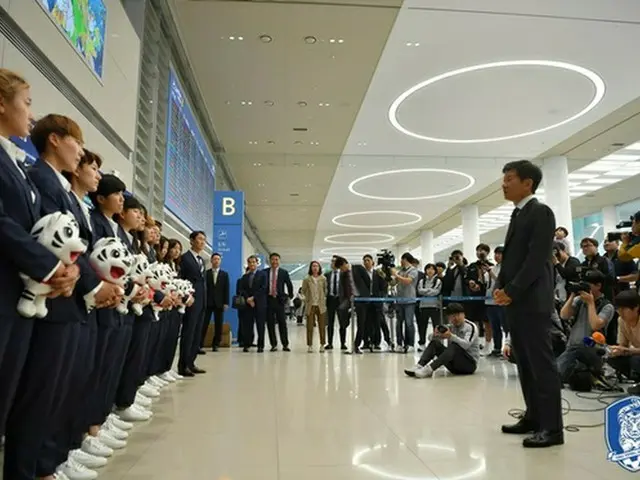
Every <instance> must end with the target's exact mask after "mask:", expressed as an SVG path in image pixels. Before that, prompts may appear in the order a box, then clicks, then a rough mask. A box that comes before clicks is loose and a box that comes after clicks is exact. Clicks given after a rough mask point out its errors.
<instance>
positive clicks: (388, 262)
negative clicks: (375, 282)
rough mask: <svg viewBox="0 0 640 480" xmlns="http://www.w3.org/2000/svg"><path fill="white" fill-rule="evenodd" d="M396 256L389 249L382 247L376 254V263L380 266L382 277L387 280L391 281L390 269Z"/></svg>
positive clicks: (393, 266) (393, 265)
mask: <svg viewBox="0 0 640 480" xmlns="http://www.w3.org/2000/svg"><path fill="white" fill-rule="evenodd" d="M395 262H396V257H395V256H394V255H393V253H391V251H390V250H387V249H384V250H382V251H381V252H380V253H378V254H377V255H376V263H377V264H378V265H379V266H380V267H381V268H380V270H381V271H382V273H384V278H385V280H386V281H387V282H391V279H392V276H391V269H392V268H395V266H396V265H395Z"/></svg>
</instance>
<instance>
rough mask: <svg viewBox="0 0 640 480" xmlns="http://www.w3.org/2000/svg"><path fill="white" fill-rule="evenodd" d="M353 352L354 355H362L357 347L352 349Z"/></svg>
mask: <svg viewBox="0 0 640 480" xmlns="http://www.w3.org/2000/svg"><path fill="white" fill-rule="evenodd" d="M353 353H354V354H356V355H362V350H360V349H359V348H358V347H356V348H354V349H353Z"/></svg>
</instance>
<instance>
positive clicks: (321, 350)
mask: <svg viewBox="0 0 640 480" xmlns="http://www.w3.org/2000/svg"><path fill="white" fill-rule="evenodd" d="M320 353H324V345H320Z"/></svg>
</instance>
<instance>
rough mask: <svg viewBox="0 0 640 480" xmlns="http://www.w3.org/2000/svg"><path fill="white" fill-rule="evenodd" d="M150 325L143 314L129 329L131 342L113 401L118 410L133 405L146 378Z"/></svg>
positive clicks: (146, 316)
mask: <svg viewBox="0 0 640 480" xmlns="http://www.w3.org/2000/svg"><path fill="white" fill-rule="evenodd" d="M145 313H146V312H145ZM151 323H152V321H151V318H150V317H149V316H148V315H145V314H143V315H142V316H141V317H136V319H135V322H134V323H133V326H132V328H131V341H130V342H129V347H128V348H127V353H126V355H125V360H124V365H123V367H122V374H121V375H120V381H119V382H118V387H117V389H116V396H115V400H114V403H115V405H116V407H117V408H119V409H124V408H129V407H130V406H131V405H133V402H134V401H135V399H136V392H137V391H138V387H139V386H140V384H141V382H142V381H143V379H144V378H145V377H146V376H147V366H148V363H147V356H146V355H147V353H148V349H147V345H148V342H149V332H150V331H151ZM154 323H157V322H154Z"/></svg>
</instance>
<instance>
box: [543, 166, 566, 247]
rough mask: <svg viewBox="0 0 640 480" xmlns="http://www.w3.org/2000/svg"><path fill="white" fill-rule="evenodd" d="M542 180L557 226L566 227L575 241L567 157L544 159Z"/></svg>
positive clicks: (546, 199) (547, 201)
mask: <svg viewBox="0 0 640 480" xmlns="http://www.w3.org/2000/svg"><path fill="white" fill-rule="evenodd" d="M542 182H543V185H544V197H545V202H546V204H547V205H549V207H551V210H553V213H554V215H555V216H556V226H557V227H564V228H566V229H567V230H568V231H569V239H570V240H571V241H573V216H572V215H571V197H570V196H569V169H568V166H567V157H551V158H547V159H545V160H543V161H542Z"/></svg>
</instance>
